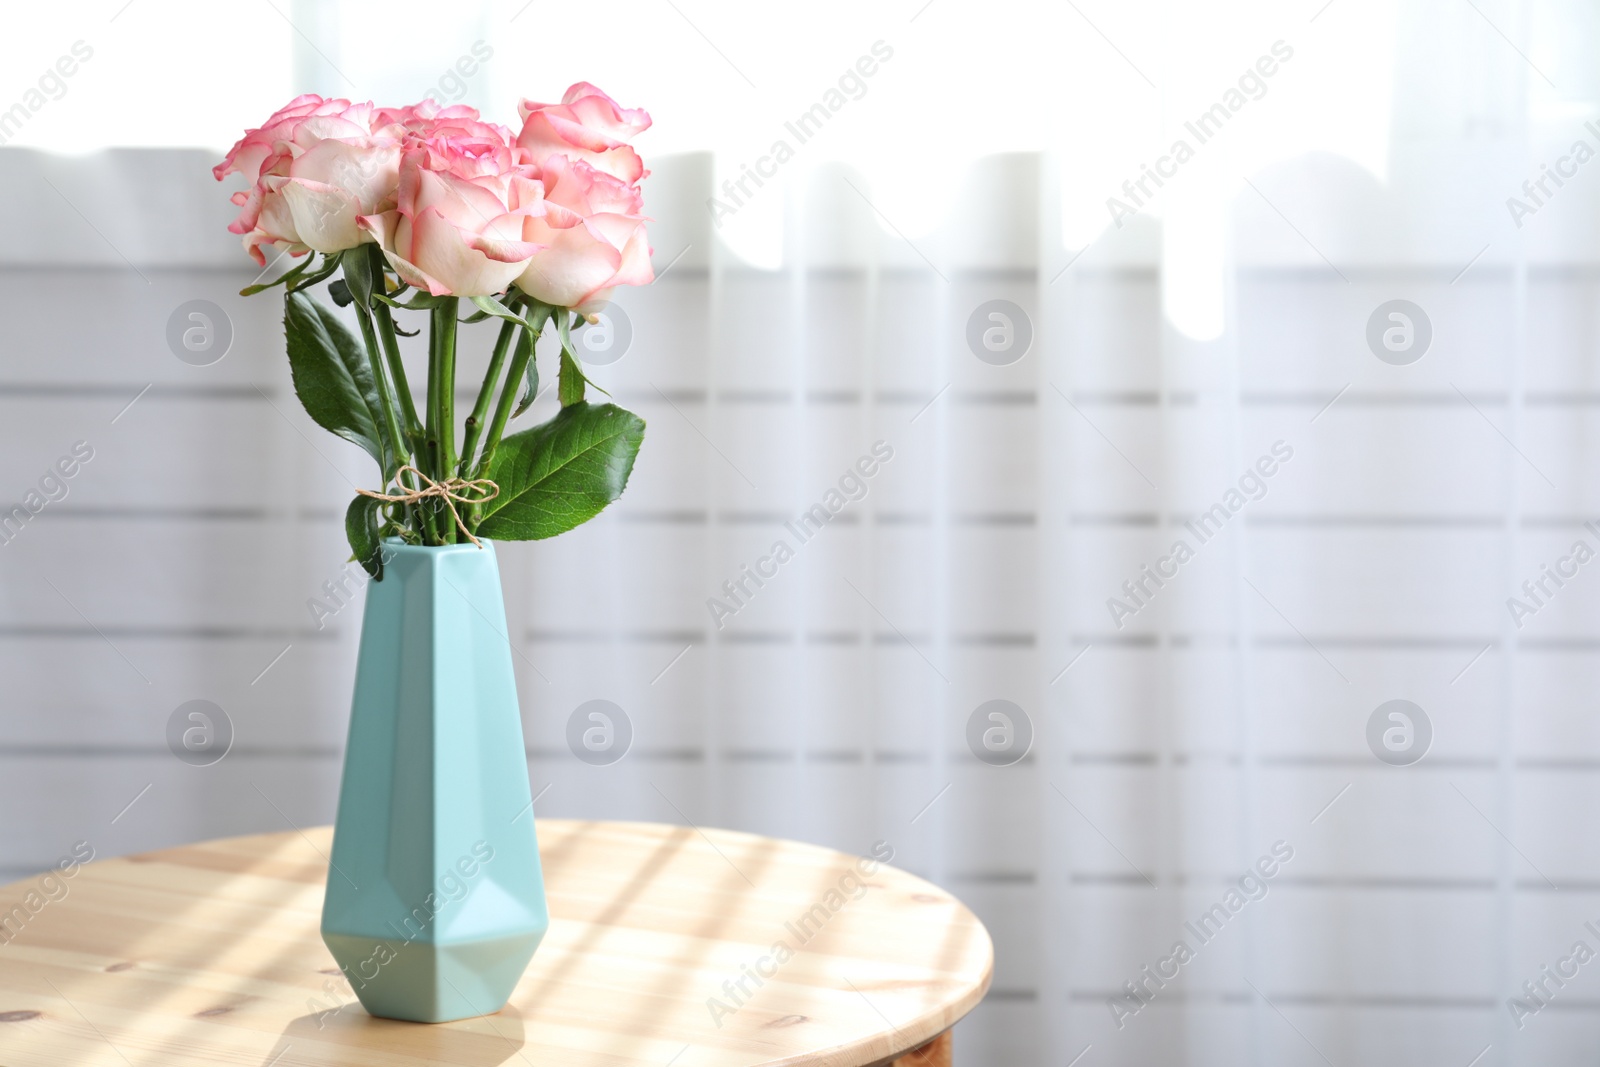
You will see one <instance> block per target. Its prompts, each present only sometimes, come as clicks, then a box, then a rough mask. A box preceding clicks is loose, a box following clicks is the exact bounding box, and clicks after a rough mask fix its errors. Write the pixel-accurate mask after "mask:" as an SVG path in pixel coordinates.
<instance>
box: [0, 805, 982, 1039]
mask: <svg viewBox="0 0 1600 1067" xmlns="http://www.w3.org/2000/svg"><path fill="white" fill-rule="evenodd" d="M330 836H331V831H330V830H329V829H328V828H321V829H315V830H309V831H307V832H306V833H305V834H304V835H301V834H299V833H292V832H291V833H283V834H266V835H259V836H253V837H238V838H228V839H224V840H219V841H211V842H206V843H204V844H197V845H190V846H185V847H182V848H175V849H168V850H165V851H161V852H153V853H148V854H145V855H138V856H128V857H124V858H121V859H114V860H107V861H104V862H100V863H93V864H89V865H88V866H85V867H82V868H81V869H79V870H78V871H77V872H76V874H75V876H74V877H72V878H71V879H69V880H65V882H64V885H65V887H66V895H65V896H64V897H62V896H60V890H59V888H57V889H56V895H57V896H58V897H60V899H58V900H54V901H48V902H46V903H44V904H43V906H42V907H40V908H39V909H38V911H37V913H36V914H34V915H32V916H31V917H30V918H28V919H27V920H26V921H25V922H23V923H21V924H20V925H19V924H17V923H16V922H13V925H12V927H11V928H10V929H11V930H12V931H13V936H11V939H10V941H9V943H5V944H0V1049H3V1050H4V1062H5V1063H6V1065H7V1067H58V1065H60V1064H63V1063H72V1064H75V1065H81V1067H102V1065H104V1067H130V1065H131V1067H144V1065H145V1064H150V1065H156V1064H160V1065H162V1067H191V1065H193V1067H199V1065H202V1064H205V1065H214V1064H230V1065H232V1064H241V1065H254V1067H267V1065H269V1064H270V1065H272V1067H324V1065H333V1064H340V1065H359V1067H423V1065H460V1067H493V1065H498V1064H502V1063H507V1062H515V1063H526V1064H534V1065H540V1067H543V1065H545V1064H550V1065H560V1067H583V1065H595V1067H599V1065H605V1067H634V1065H638V1067H663V1065H665V1064H668V1063H671V1062H677V1063H680V1064H682V1065H684V1067H735V1065H739V1067H747V1065H756V1064H767V1065H779V1064H821V1063H827V1064H830V1065H841V1067H845V1065H866V1064H877V1063H882V1062H886V1061H891V1060H893V1059H894V1058H895V1057H897V1056H904V1055H905V1054H906V1053H908V1052H911V1051H912V1050H917V1049H921V1048H922V1047H923V1046H925V1045H928V1044H929V1043H930V1042H934V1047H935V1049H936V1050H937V1049H939V1048H941V1047H942V1048H943V1050H944V1052H943V1054H944V1056H945V1057H946V1058H945V1059H942V1060H940V1059H931V1058H924V1059H921V1060H916V1059H913V1060H909V1061H906V1062H913V1063H918V1064H922V1063H948V1062H949V1061H948V1036H947V1035H946V1036H945V1037H944V1038H940V1035H943V1034H945V1032H946V1031H947V1030H948V1029H949V1028H950V1027H951V1026H952V1025H953V1024H954V1023H955V1022H956V1021H957V1020H958V1019H960V1018H961V1017H962V1016H963V1015H965V1014H966V1013H967V1012H968V1011H970V1010H971V1009H972V1008H973V1007H974V1006H975V1005H976V1004H977V1003H978V1002H979V1000H981V999H982V997H983V994H984V993H985V991H986V990H987V989H988V986H989V980H990V976H991V972H992V969H993V948H992V946H991V944H990V940H989V935H988V932H987V931H986V930H985V929H984V927H983V924H982V923H980V922H979V921H978V920H977V918H976V917H975V916H974V915H973V914H972V912H970V911H969V910H968V909H967V908H966V907H965V906H964V905H963V904H962V903H961V902H960V901H958V900H956V899H955V898H954V897H951V896H950V895H949V894H947V893H945V892H944V891H943V890H941V889H938V888H937V887H935V886H933V885H930V884H929V883H927V882H925V881H923V880H921V879H919V878H916V877H913V876H912V875H909V874H906V873H904V872H902V871H899V870H896V869H894V868H892V867H887V866H880V867H878V868H877V869H876V870H874V871H873V872H872V873H871V874H869V875H867V876H866V877H864V878H862V879H861V883H862V885H861V887H860V888H859V889H858V887H857V884H856V883H855V882H854V881H852V880H850V879H849V878H848V875H849V872H851V871H852V870H853V869H854V867H855V864H856V858H855V857H851V856H846V855H844V854H842V853H838V852H833V851H830V850H828V849H823V848H818V847H815V846H812V845H804V844H797V843H795V842H790V841H778V840H774V839H771V838H764V837H758V836H755V835H751V834H743V833H736V832H732V831H726V830H707V831H705V832H704V833H701V832H700V831H697V830H695V829H692V828H688V827H679V826H663V825H657V824H651V823H614V822H575V821H565V820H553V819H552V820H543V821H541V822H540V824H539V838H540V850H541V854H542V856H543V859H544V864H545V879H546V884H547V889H548V893H549V900H550V914H551V925H550V932H549V934H548V935H547V937H546V939H545V942H544V944H543V945H542V946H541V947H540V949H539V951H538V953H537V954H536V955H535V957H534V960H533V963H532V965H531V966H530V967H529V968H528V971H527V973H526V975H525V976H524V977H523V980H522V982H521V984H520V985H519V986H518V987H517V991H516V993H515V994H514V995H513V997H512V999H511V1003H510V1004H509V1005H507V1006H506V1008H505V1009H504V1010H502V1011H500V1012H498V1013H496V1014H494V1015H490V1016H483V1017H480V1018H476V1019H468V1020H463V1021H461V1022H456V1023H447V1024H443V1025H438V1026H428V1025H419V1024H412V1023H399V1022H393V1021H389V1020H382V1019H373V1018H371V1017H369V1016H368V1015H367V1014H366V1013H365V1012H364V1011H362V1009H361V1007H360V1004H359V1003H358V1002H357V1001H356V1000H355V998H354V995H353V994H352V992H351V990H350V987H349V986H348V984H346V983H345V981H344V979H343V977H342V976H341V975H340V974H339V972H338V970H337V969H336V967H335V965H334V963H333V959H332V957H331V956H329V954H328V952H327V950H326V949H325V948H324V947H323V945H322V942H321V939H320V938H319V937H318V934H317V923H318V919H319V915H320V910H321V905H322V886H323V880H324V877H325V874H326V870H327V864H326V860H325V858H324V857H325V856H326V854H327V851H328V845H329V841H330ZM841 879H844V881H843V884H842V888H843V890H844V892H842V893H839V894H837V895H832V896H831V895H830V891H836V890H839V889H840V888H841ZM32 890H38V891H39V892H40V896H39V897H35V898H34V901H35V902H37V901H39V900H40V899H42V898H44V896H45V894H44V893H43V890H42V889H40V881H39V879H38V878H34V879H27V880H24V881H21V882H16V883H13V884H11V885H9V886H6V887H4V888H0V909H10V908H11V907H12V905H13V904H23V903H24V902H25V901H26V900H27V894H28V893H29V892H30V891H32ZM830 904H833V905H837V909H836V910H834V909H833V908H832V907H830ZM818 905H820V906H821V908H822V910H821V911H820V912H818V911H816V910H813V909H814V908H815V907H816V906H818ZM808 913H809V914H811V916H812V922H811V923H809V924H805V925H799V924H800V923H801V919H802V917H804V916H805V915H807V914H808ZM5 936H6V935H4V934H0V941H3V940H4V938H5ZM779 942H783V943H784V944H786V945H787V946H789V947H790V948H791V949H793V950H795V951H794V954H793V956H792V958H790V959H787V961H786V962H784V963H782V964H781V966H776V969H775V973H773V972H774V967H775V964H776V957H775V956H774V955H773V949H774V946H775V944H777V943H779ZM764 961H765V962H764ZM756 970H760V971H763V972H768V973H769V974H770V977H764V978H762V979H761V980H760V984H759V986H757V984H756V980H755V979H752V978H747V977H744V976H745V975H747V974H749V973H751V972H753V971H756ZM741 979H742V980H743V982H744V986H745V990H746V991H747V992H748V994H749V995H748V996H743V995H739V994H738V993H737V990H736V989H734V984H735V983H738V982H739V981H740V980H741ZM725 983H728V984H727V985H725ZM730 990H734V992H732V993H730ZM712 998H717V1000H718V1001H720V1002H721V1004H722V1005H724V1006H725V1007H726V1008H727V1009H728V1011H726V1012H723V1013H719V1014H718V1015H717V1017H714V1013H713V1010H712V1009H713V1005H712V1004H711V1003H710V1002H711V1000H712ZM936 1038H939V1039H940V1040H938V1041H935V1039H936Z"/></svg>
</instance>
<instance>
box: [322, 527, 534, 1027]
mask: <svg viewBox="0 0 1600 1067" xmlns="http://www.w3.org/2000/svg"><path fill="white" fill-rule="evenodd" d="M384 556H385V559H386V560H387V562H386V565H385V566H384V569H383V578H382V580H380V581H373V582H369V583H367V604H366V614H365V617H364V618H363V620H362V624H361V652H360V658H359V660H358V662H357V666H356V686H355V699H354V701H353V704H352V707H351V711H350V737H349V743H348V746H347V747H346V749H345V758H344V779H343V782H342V783H341V785H340V788H339V818H338V822H337V824H336V825H335V827H334V833H333V855H332V863H331V864H330V866H329V869H328V888H327V894H326V896H325V897H324V898H323V904H322V940H323V941H324V942H326V943H327V946H328V949H329V950H330V951H331V952H332V953H333V956H334V959H336V960H338V962H339V967H340V968H341V969H342V970H343V971H344V974H345V977H346V978H347V979H349V982H350V985H351V986H352V987H353V988H354V989H355V993H356V996H357V997H359V998H360V999H361V1004H362V1006H363V1007H364V1008H366V1009H367V1011H368V1012H369V1013H371V1014H373V1015H379V1016H384V1017H386V1018H390V1019H409V1020H412V1021H415V1022H430V1023H436V1022H446V1021H449V1020H451V1019H462V1018H466V1017H468V1016H473V1015H485V1014H488V1013H490V1012H494V1011H498V1010H499V1009H500V1008H502V1007H504V1006H505V1003H506V1000H507V999H508V998H509V997H510V996H511V991H512V990H513V989H514V988H515V987H516V984H517V980H518V979H519V978H521V977H522V972H523V970H524V968H526V967H527V965H528V960H529V959H531V958H532V956H533V952H534V949H536V948H537V947H538V946H539V940H540V939H541V938H542V937H543V936H544V932H545V928H546V927H547V926H548V925H549V917H548V913H547V912H546V910H545V900H544V879H543V877H542V875H541V873H540V870H539V848H538V844H537V842H536V840H535V837H534V825H533V810H532V798H531V797H530V795H529V791H528V765H527V762H526V756H525V755H524V749H523V744H522V719H521V716H520V714H519V713H518V710H517V686H516V679H515V678H514V677H513V675H512V670H511V648H510V645H509V644H508V642H507V637H506V613H505V604H504V602H503V601H502V599H501V596H500V568H499V566H498V565H497V564H496V562H495V555H494V546H493V545H492V544H491V543H490V542H488V541H484V542H483V547H482V548H478V547H475V546H473V545H470V544H467V545H445V546H440V547H433V548H427V547H417V546H411V545H405V544H402V543H400V542H398V541H390V542H387V543H386V544H385V545H384Z"/></svg>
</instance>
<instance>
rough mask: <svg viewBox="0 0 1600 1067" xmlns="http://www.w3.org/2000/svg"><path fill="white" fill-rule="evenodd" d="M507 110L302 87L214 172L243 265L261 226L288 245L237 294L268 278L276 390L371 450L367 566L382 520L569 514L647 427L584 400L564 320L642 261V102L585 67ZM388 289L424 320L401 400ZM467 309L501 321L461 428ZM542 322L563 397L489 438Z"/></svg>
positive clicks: (622, 464)
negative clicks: (374, 479)
mask: <svg viewBox="0 0 1600 1067" xmlns="http://www.w3.org/2000/svg"><path fill="white" fill-rule="evenodd" d="M519 110H520V112H521V115H522V120H523V125H522V130H521V132H520V133H515V132H513V131H512V130H510V129H508V128H507V127H504V126H500V125H497V124H495V123H491V122H484V121H483V120H482V119H481V118H480V117H479V116H478V113H477V111H475V110H473V109H472V108H470V107H465V106H461V105H457V106H453V107H446V108H441V107H439V106H438V105H437V104H435V103H433V102H432V101H426V100H425V101H423V102H422V103H420V104H417V105H415V106H413V107H403V108H380V107H374V106H373V105H372V104H370V103H365V104H352V103H350V102H349V101H347V100H324V99H323V98H322V97H320V96H311V95H308V96H301V97H298V98H296V99H295V100H293V101H291V102H290V103H289V105H288V106H287V107H285V108H283V109H282V110H281V111H279V112H278V113H277V114H275V115H273V116H272V117H271V118H270V119H268V120H267V122H266V124H265V125H263V126H262V127H261V128H260V129H254V130H250V131H248V132H247V133H246V134H245V135H244V137H243V138H242V139H241V140H240V141H239V143H238V144H236V145H234V146H233V150H232V151H230V152H229V153H228V157H227V159H225V160H224V161H223V162H222V163H221V164H219V165H218V166H217V167H216V169H215V172H214V173H215V174H216V176H217V178H218V179H219V180H220V179H222V178H224V177H226V176H227V175H229V174H233V173H238V174H242V175H244V177H245V178H246V179H247V180H248V181H249V182H250V188H249V189H248V190H245V191H242V192H238V193H235V194H234V196H233V202H234V203H235V204H237V205H238V206H239V208H240V211H239V217H238V218H237V219H236V220H235V221H234V222H233V224H232V225H231V226H229V229H230V230H231V231H232V232H234V233H237V234H240V235H241V236H242V237H243V239H244V246H245V249H246V250H247V251H248V252H249V253H250V254H251V255H252V256H254V257H255V260H256V262H257V263H261V264H263V265H265V263H266V258H265V256H264V254H263V252H262V246H263V245H282V246H284V247H285V248H286V249H287V251H288V252H289V253H290V254H291V255H294V256H300V257H304V258H303V259H301V261H300V262H299V263H298V264H297V265H295V266H294V267H292V268H291V269H290V270H288V271H287V272H286V273H284V274H283V275H282V276H281V277H279V278H278V279H277V280H275V281H272V282H269V283H267V284H265V285H253V286H250V287H249V288H247V289H245V290H244V294H245V295H249V294H251V293H254V292H259V291H261V290H263V289H266V288H269V287H271V286H275V285H283V286H285V289H286V292H287V297H286V302H285V309H284V332H285V335H286V339H287V342H288V351H289V365H290V371H291V374H292V377H293V380H294V388H295V392H296V393H297V394H298V395H299V397H300V400H301V403H303V404H304V405H305V408H306V411H307V412H308V413H309V414H310V415H311V417H312V418H313V419H315V420H316V422H317V423H318V424H319V425H321V426H322V427H324V428H325V429H327V430H330V431H332V432H333V433H335V434H338V435H339V436H340V437H343V438H345V439H347V440H349V441H353V442H354V443H356V444H358V445H360V446H361V447H363V448H365V449H366V450H367V451H368V452H369V453H371V455H372V458H373V459H374V460H376V461H377V463H378V466H379V469H380V470H381V472H382V475H383V483H382V488H381V490H358V493H359V495H358V496H357V497H356V499H355V500H354V501H352V502H351V504H350V507H349V510H348V511H347V513H346V517H345V527H346V531H347V533H348V535H349V538H350V545H351V547H352V548H353V549H354V551H355V556H356V558H357V559H358V560H360V561H361V563H362V565H363V566H365V567H366V568H367V570H368V571H370V572H371V573H372V574H373V575H374V577H381V574H382V553H381V544H382V541H383V539H384V538H386V537H399V538H402V539H404V540H405V541H406V542H408V543H411V544H425V545H446V544H454V543H457V542H458V541H460V540H471V541H473V542H474V543H476V542H477V536H478V535H482V536H485V537H493V538H498V539H504V540H533V539H538V538H544V537H553V536H554V535H556V534H558V533H562V532H564V531H566V530H570V529H572V528H573V527H575V526H577V525H579V524H581V523H583V522H586V521H588V520H589V519H591V518H593V517H594V516H595V515H596V514H598V513H599V512H600V510H601V509H602V508H604V507H605V506H606V505H607V504H609V503H610V502H611V501H613V500H615V499H616V498H617V497H618V496H620V495H621V494H622V491H623V489H624V488H625V487H626V485H627V481H628V475H629V473H630V472H631V471H632V469H633V462H634V458H635V457H636V456H637V455H638V452H639V446H640V443H641V442H642V441H643V439H644V422H643V420H641V419H640V418H639V417H638V416H636V415H634V414H632V413H631V412H628V411H625V410H623V409H622V408H619V407H617V406H615V405H613V404H599V405H593V404H589V403H587V402H586V401H585V399H584V396H585V392H586V388H587V387H588V386H589V385H590V384H592V383H590V382H588V380H587V379H586V378H585V376H584V374H583V371H582V369H581V367H580V366H579V364H578V361H577V358H576V355H575V353H574V351H573V348H572V344H571V331H572V329H573V327H574V325H575V324H576V320H577V318H578V317H579V316H591V315H593V313H594V312H595V311H597V310H598V309H599V308H601V307H602V306H604V304H605V301H606V299H607V297H608V296H609V294H610V292H611V290H612V289H613V288H615V287H616V286H619V285H645V284H648V283H649V282H651V281H653V280H654V272H653V270H652V268H651V265H650V247H649V240H648V238H647V236H646V234H645V222H646V219H645V217H644V216H643V215H642V214H641V212H642V210H643V196H642V194H641V192H640V190H639V182H640V180H641V179H643V178H644V177H646V176H647V175H648V173H649V172H648V171H646V170H645V169H644V166H643V163H642V162H641V161H640V159H639V156H638V154H637V153H636V152H635V151H634V150H633V148H632V147H631V146H630V145H629V141H630V140H631V139H632V138H633V137H634V136H635V135H636V134H639V133H641V132H643V131H644V130H646V129H648V128H649V126H650V116H649V115H648V114H646V113H645V112H644V111H641V110H629V109H625V108H622V107H619V106H618V105H617V104H616V103H615V102H614V101H613V100H612V99H611V98H610V97H608V96H606V95H605V94H604V93H602V92H601V91H600V90H599V89H596V88H595V87H594V86H592V85H589V84H587V83H579V84H577V85H574V86H573V87H572V88H570V89H568V90H567V93H566V96H565V97H563V98H562V101H561V103H559V104H536V103H533V102H532V101H523V102H522V104H521V107H520V109H519ZM319 257H320V258H319ZM335 274H339V275H341V276H340V277H338V278H334V275H335ZM329 279H333V280H332V281H331V282H330V283H329V286H328V290H329V295H330V296H331V297H332V299H333V300H334V302H335V303H337V304H339V305H340V306H352V307H354V309H355V315H356V320H357V323H358V324H359V326H360V331H361V340H360V341H357V340H356V338H355V337H354V335H352V334H351V333H350V331H349V330H347V329H346V328H345V326H344V324H343V322H342V321H341V320H340V318H339V317H338V316H337V315H336V314H335V313H334V312H333V311H331V310H330V309H329V308H328V307H326V306H325V305H323V304H321V303H319V302H318V301H316V300H315V299H313V298H312V297H311V295H310V294H309V292H308V290H309V289H310V288H311V287H312V286H314V285H317V284H319V283H321V282H325V281H329ZM463 301H466V303H467V304H469V305H471V306H470V308H468V307H464V306H463V303H462V302H463ZM394 309H401V310H406V311H418V312H425V313H426V314H427V316H428V320H429V335H428V381H427V389H426V398H425V403H424V405H423V407H424V410H423V413H422V415H421V416H420V417H419V415H418V413H417V405H416V402H415V400H414V399H413V396H412V393H411V389H410V385H409V384H408V381H407V378H406V370H405V366H404V365H403V363H402V362H401V358H400V346H399V340H398V336H397V335H400V334H406V335H407V336H410V334H409V333H407V332H406V331H404V330H401V329H400V328H399V327H398V326H397V325H396V324H395V316H394ZM463 311H468V312H469V314H468V315H467V316H466V317H461V316H462V312H463ZM486 319H495V320H497V321H498V322H499V324H500V325H499V333H498V335H497V337H496V339H495V342H494V348H493V350H492V353H491V356H490V360H489V367H488V370H487V372H486V374H485V376H484V381H483V385H482V387H481V388H480V390H479V392H478V397H477V402H476V403H475V404H474V405H473V408H472V412H471V413H470V414H469V415H468V416H467V418H466V420H465V422H464V425H463V427H462V433H461V435H460V437H459V440H458V438H457V433H456V418H455V402H454V396H455V377H456V375H455V364H456V342H457V325H458V323H474V322H480V321H483V320H486ZM552 325H553V326H554V327H555V330H556V331H557V333H558V334H559V336H560V339H561V354H560V366H559V370H558V381H557V393H558V396H559V398H560V402H561V410H560V412H559V413H558V414H557V415H556V416H555V417H554V418H552V419H551V420H550V421H548V422H546V423H544V424H542V425H540V426H536V427H533V428H532V429H528V430H524V431H522V432H520V433H515V434H511V435H510V436H506V435H505V429H506V424H507V423H508V422H509V421H510V420H511V419H513V418H516V417H517V416H518V415H520V414H522V413H523V412H524V411H525V410H527V408H528V406H529V405H531V404H532V403H533V399H534V397H535V395H536V394H537V393H538V388H539V372H538V366H537V363H536V361H535V359H534V344H535V342H536V341H537V340H538V339H539V336H540V334H541V333H542V332H543V330H544V329H545V328H546V327H548V326H552ZM502 372H504V374H503V376H502ZM491 408H492V411H491Z"/></svg>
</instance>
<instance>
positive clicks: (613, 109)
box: [517, 82, 650, 184]
mask: <svg viewBox="0 0 1600 1067" xmlns="http://www.w3.org/2000/svg"><path fill="white" fill-rule="evenodd" d="M517 110H518V111H519V112H520V113H521V115H522V119H523V124H522V133H521V135H520V136H518V138H517V144H519V145H521V146H522V147H523V148H526V149H528V150H529V151H531V152H532V153H533V162H535V163H537V164H539V165H540V166H543V165H544V163H545V160H547V159H549V158H550V157H551V156H554V155H563V156H566V157H567V158H568V159H580V160H582V161H583V162H585V163H587V164H589V165H590V166H591V167H593V168H594V169H595V170H598V171H602V172H604V173H606V174H610V175H614V176H615V177H618V178H621V179H622V180H623V181H625V182H628V183H629V184H632V183H634V182H637V181H638V180H639V179H641V178H643V177H645V176H646V175H648V174H649V173H650V172H649V171H647V170H645V169H644V164H643V163H642V162H641V161H640V159H639V154H638V153H637V152H635V151H634V150H633V149H632V148H630V147H629V146H628V142H629V141H630V140H631V139H632V138H634V137H636V136H637V135H639V134H641V133H643V132H644V131H645V130H648V129H649V128H650V115H649V113H648V112H646V111H644V110H642V109H624V108H621V107H618V106H617V102H616V101H615V100H613V99H611V98H610V97H609V96H607V95H606V94H605V93H602V92H601V91H600V90H599V89H596V88H595V87H594V86H592V85H590V84H589V83H588V82H579V83H578V84H576V85H574V86H573V87H572V88H570V89H568V90H567V95H566V96H564V97H562V98H561V103H559V104H536V103H534V102H533V101H532V100H524V101H522V103H521V104H519V105H518V106H517Z"/></svg>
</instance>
